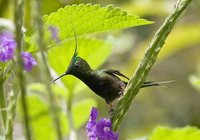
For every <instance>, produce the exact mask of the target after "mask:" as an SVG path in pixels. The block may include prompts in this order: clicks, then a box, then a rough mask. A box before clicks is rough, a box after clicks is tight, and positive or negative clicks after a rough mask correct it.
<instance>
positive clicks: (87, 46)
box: [0, 0, 200, 140]
mask: <svg viewBox="0 0 200 140" xmlns="http://www.w3.org/2000/svg"><path fill="white" fill-rule="evenodd" d="M7 2H9V3H8V4H7ZM42 2H43V6H42V10H43V14H44V15H46V14H50V13H51V12H55V11H56V10H57V9H58V8H61V7H64V6H65V5H67V4H74V3H86V2H91V3H93V4H99V3H100V4H101V5H108V4H114V5H115V6H119V7H120V8H121V9H123V10H125V11H128V15H129V14H134V15H135V14H136V15H139V16H142V17H144V18H147V19H150V20H152V21H155V24H152V25H151V26H144V27H137V28H129V29H126V30H124V31H122V30H119V31H116V30H115V32H113V29H114V28H112V26H111V24H107V23H106V24H105V26H104V24H100V26H92V25H93V23H96V24H97V23H99V22H100V21H104V22H102V23H105V22H107V21H109V23H112V22H113V23H116V22H115V21H116V20H114V21H113V19H114V18H112V17H114V15H115V12H116V11H117V12H116V13H118V14H119V15H121V19H124V17H126V18H128V17H129V16H128V15H126V14H124V12H123V11H121V10H120V9H117V10H115V7H113V8H108V9H107V10H108V11H109V10H110V14H109V15H106V13H107V12H105V11H106V9H104V10H105V11H104V14H105V15H106V16H108V17H109V16H110V18H109V19H108V20H106V18H105V19H101V18H102V17H104V16H102V15H100V14H101V9H99V10H97V11H96V13H93V12H90V14H85V13H83V11H76V12H78V13H80V14H82V15H83V16H79V18H76V14H75V13H68V12H67V13H65V12H66V11H64V12H63V10H64V9H65V8H64V9H62V10H61V13H62V12H63V15H62V18H58V19H56V17H54V16H53V15H50V16H46V17H45V21H46V22H45V31H46V33H45V37H46V38H45V39H46V41H47V43H48V49H49V50H48V53H47V57H48V61H49V66H50V67H52V69H53V71H54V75H53V77H56V76H57V75H60V74H62V73H63V72H65V70H66V68H67V66H68V64H69V61H70V58H71V56H72V55H73V51H74V48H75V41H74V36H73V32H72V27H73V28H74V30H75V33H76V34H77V36H78V47H79V54H80V56H82V57H83V58H84V59H86V60H87V61H88V62H89V64H90V65H91V66H92V68H98V67H99V66H101V65H102V64H103V65H102V66H101V67H102V68H114V69H119V70H121V71H122V72H123V73H124V74H125V75H128V76H129V75H132V73H133V71H134V68H135V67H136V66H137V63H138V61H139V59H140V58H141V56H142V55H143V54H144V50H145V49H146V47H147V46H148V42H150V40H151V39H152V36H153V34H154V33H155V31H156V30H157V29H158V28H159V26H160V25H161V23H162V22H163V20H164V18H165V17H166V16H167V15H168V14H169V13H170V12H171V11H172V10H173V9H174V4H175V1H173V0H168V1H164V0H163V1H160V0H127V1H114V0H108V1H99V0H92V1H89V0H88V1H85V0H84V1H83V0H76V1H67V0H51V1H49V0H42ZM4 4H5V5H4ZM1 7H3V8H1ZM199 7H200V3H199V1H193V4H192V5H191V7H190V8H188V9H187V11H186V12H185V14H184V15H183V17H182V19H181V20H180V21H179V23H178V24H177V26H176V27H175V29H174V31H173V32H172V33H171V34H170V37H169V38H168V39H167V41H166V45H165V47H164V49H163V50H162V52H161V54H160V55H159V59H158V63H157V65H156V66H155V67H154V69H153V70H152V72H151V74H150V75H149V78H148V79H151V80H154V81H164V80H176V82H175V83H173V84H172V85H170V86H171V87H172V88H169V89H165V88H153V89H152V88H151V89H145V90H141V93H140V94H139V95H138V96H137V97H136V99H135V101H134V103H133V105H132V107H131V108H130V110H131V111H129V113H128V114H127V117H126V120H125V121H124V122H123V125H122V128H121V129H120V130H119V133H120V139H122V140H123V139H133V138H135V137H140V136H147V135H148V134H150V133H151V131H152V129H153V128H154V127H155V126H157V125H167V126H176V127H182V126H186V125H193V126H197V127H200V118H199V114H200V110H199V107H200V103H199V99H200V94H199V84H198V81H199V72H200V70H199V60H200V57H199V52H200V47H199V46H200V42H199V41H200V40H199V37H200V34H199V33H200V32H199V28H200V18H199V14H198V12H199ZM74 8H76V7H74ZM97 9H98V7H97ZM0 11H2V12H0V16H1V17H4V18H5V17H7V18H10V19H12V17H13V7H12V2H11V1H7V0H0ZM58 12H59V11H58ZM84 12H86V13H87V12H88V11H84ZM25 15H26V17H25V26H26V28H27V29H28V31H27V32H29V33H30V34H31V35H32V34H33V31H34V29H33V28H32V19H31V20H30V18H31V1H30V0H27V3H26V8H25ZM54 15H58V13H54ZM87 15H88V17H87V18H86V17H85V16H87ZM80 17H81V18H80ZM100 17H101V18H100ZM93 18H94V19H93ZM126 18H125V19H126ZM80 19H82V20H80ZM95 19H96V21H93V20H95ZM100 19H101V20H100ZM65 20H66V21H65ZM57 21H60V23H59V22H58V23H57ZM86 23H87V24H86ZM88 23H89V24H88ZM127 24H129V22H127V23H126V26H125V25H124V23H123V22H120V24H119V25H120V26H119V25H117V24H116V27H117V29H122V28H127V27H129V26H127ZM49 25H56V26H58V29H59V37H60V38H61V42H60V43H58V44H56V43H55V42H54V41H52V40H50V39H49V37H50V34H49V31H47V28H48V26H49ZM97 25H98V24H97ZM130 26H131V25H130ZM91 27H93V28H91ZM95 27H96V28H95ZM97 27H98V28H97ZM100 27H101V28H100ZM105 31H107V32H108V31H110V32H109V35H110V36H112V37H110V36H108V35H107V34H106V33H101V34H100V33H98V34H92V33H94V32H105ZM29 33H27V34H26V35H27V36H26V41H27V42H29V45H31V46H30V47H29V48H25V49H28V50H29V51H30V52H35V51H37V47H35V45H32V44H33V42H35V38H34V37H33V36H30V34H29ZM88 33H90V34H89V35H88ZM28 34H29V35H28ZM97 38H98V39H97ZM120 41H121V42H120ZM130 41H131V43H130ZM119 44H120V45H121V46H118V45H119ZM116 46H117V47H116ZM124 46H126V47H124ZM36 55H37V54H36ZM110 55H111V56H110ZM109 56H110V57H109ZM108 58H109V59H108ZM38 60H39V61H40V58H38ZM105 62H106V63H105ZM1 66H3V65H1ZM4 66H5V65H4ZM55 73H56V74H55ZM31 74H32V75H31ZM42 75H43V73H40V71H39V70H38V69H35V70H34V71H33V72H32V73H29V74H27V79H28V81H27V87H28V93H29V95H28V96H27V99H28V101H29V106H30V110H29V113H30V118H31V120H32V121H31V122H32V127H33V130H34V131H33V132H34V136H35V137H37V139H50V140H51V139H54V138H55V132H54V130H53V129H52V128H53V124H52V119H51V117H50V113H49V104H48V101H47V92H46V90H45V88H44V85H43V84H41V83H40V78H41V77H42ZM191 75H192V76H191ZM188 77H190V78H189V80H188ZM60 81H61V82H60ZM60 81H58V84H54V85H53V86H54V87H53V90H54V93H55V95H56V101H57V105H58V110H59V114H60V118H61V120H62V122H63V123H62V126H63V127H62V131H63V133H64V135H67V134H68V133H69V126H68V121H67V119H68V118H67V114H66V111H65V109H66V103H65V102H66V101H68V99H69V98H71V97H70V96H71V95H72V94H73V95H74V94H76V95H75V96H74V97H73V98H74V102H73V107H74V109H73V116H74V126H75V128H76V129H77V130H78V132H80V133H78V138H79V139H85V138H86V136H85V126H83V124H84V123H85V122H86V120H87V117H88V116H89V110H90V107H91V106H98V109H99V110H100V116H104V117H105V116H106V115H107V109H105V108H106V106H104V105H102V104H104V101H103V100H101V99H100V98H98V97H97V96H95V95H93V94H92V92H91V91H90V90H88V88H85V87H86V86H83V85H81V84H80V83H81V82H80V81H79V80H77V79H75V78H73V77H70V76H69V77H63V78H62V80H60ZM49 82H50V81H49ZM8 89H9V87H8ZM195 89H196V90H195ZM91 97H92V98H91ZM84 105H85V106H84ZM63 108H64V109H63ZM105 114H106V115H105ZM18 117H19V116H18ZM18 117H17V118H18ZM16 122H18V119H17V120H16ZM15 125H16V128H18V124H17V123H16V124H15ZM176 132H178V134H176ZM183 132H187V133H188V134H191V135H192V134H193V132H195V133H197V134H199V130H197V129H195V128H185V129H184V128H183V130H181V129H175V130H172V129H169V128H158V129H156V130H155V133H153V135H152V137H151V138H152V139H153V138H155V139H158V137H159V138H160V136H162V134H163V135H165V134H167V136H168V135H169V136H172V135H178V136H180V137H181V136H185V134H184V133H183ZM21 133H22V132H21V130H18V129H15V131H14V135H15V137H16V138H21V135H18V134H21ZM82 135H84V136H82ZM162 139H163V138H162Z"/></svg>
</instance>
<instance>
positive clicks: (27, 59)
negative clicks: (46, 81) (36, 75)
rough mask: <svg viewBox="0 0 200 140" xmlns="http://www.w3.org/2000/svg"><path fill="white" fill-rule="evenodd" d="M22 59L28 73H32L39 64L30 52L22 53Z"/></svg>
mask: <svg viewBox="0 0 200 140" xmlns="http://www.w3.org/2000/svg"><path fill="white" fill-rule="evenodd" d="M21 57H22V59H23V64H24V69H25V70H26V71H31V70H32V68H33V66H35V65H36V64H37V62H36V61H35V59H34V58H33V56H32V55H31V54H30V53H29V52H22V53H21Z"/></svg>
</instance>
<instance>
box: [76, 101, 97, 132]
mask: <svg viewBox="0 0 200 140" xmlns="http://www.w3.org/2000/svg"><path fill="white" fill-rule="evenodd" d="M96 105H97V103H96V101H95V100H94V99H90V98H88V99H84V100H82V101H79V102H78V103H76V104H74V105H73V116H74V117H73V119H74V126H75V128H76V129H79V128H80V127H81V126H82V125H83V124H85V123H86V121H88V118H89V116H90V111H91V108H92V107H95V106H96Z"/></svg>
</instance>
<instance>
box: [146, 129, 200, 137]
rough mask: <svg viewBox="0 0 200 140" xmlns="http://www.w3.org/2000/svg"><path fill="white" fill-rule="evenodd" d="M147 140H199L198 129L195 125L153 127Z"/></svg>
mask: <svg viewBox="0 0 200 140" xmlns="http://www.w3.org/2000/svg"><path fill="white" fill-rule="evenodd" d="M149 140H200V130H199V129H198V128H196V127H190V126H188V127H184V128H175V129H172V128H168V127H157V128H155V130H154V132H153V134H152V136H151V137H150V139H149Z"/></svg>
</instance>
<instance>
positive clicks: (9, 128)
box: [5, 89, 19, 140]
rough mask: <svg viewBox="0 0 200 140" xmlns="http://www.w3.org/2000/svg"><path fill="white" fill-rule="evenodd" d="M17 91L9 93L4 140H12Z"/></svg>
mask: <svg viewBox="0 0 200 140" xmlns="http://www.w3.org/2000/svg"><path fill="white" fill-rule="evenodd" d="M18 93H19V90H16V89H15V92H11V94H10V96H9V105H8V119H7V123H6V135H5V137H6V140H13V124H14V118H15V114H16V104H17V98H18Z"/></svg>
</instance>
